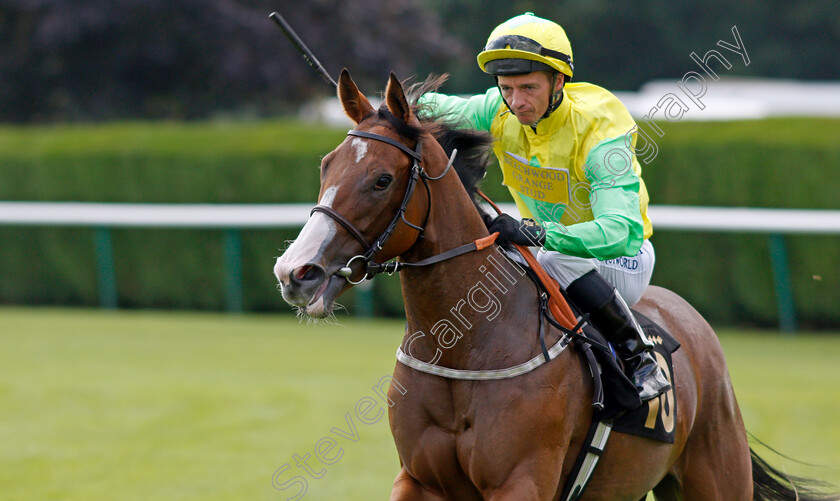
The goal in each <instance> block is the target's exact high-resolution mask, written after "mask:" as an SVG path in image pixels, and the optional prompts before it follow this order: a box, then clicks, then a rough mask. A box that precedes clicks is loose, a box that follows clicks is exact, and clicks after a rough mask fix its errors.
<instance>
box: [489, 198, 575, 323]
mask: <svg viewBox="0 0 840 501" xmlns="http://www.w3.org/2000/svg"><path fill="white" fill-rule="evenodd" d="M476 192H477V193H478V194H479V196H481V198H483V199H484V200H486V201H487V203H489V204H490V205H491V206H493V208H494V209H495V210H496V212H497V213H498V214H501V213H502V210H501V209H499V206H498V205H496V204H495V203H493V201H492V200H490V199H489V198H488V197H487V195H485V194H484V193H482V192H481V190H476ZM493 235H495V236H498V233H494V234H493ZM494 240H495V238H494ZM514 246H515V247H516V250H518V251H519V253H520V254H522V257H523V258H525V262H527V263H528V266H530V267H531V269H532V270H534V273H536V275H537V278H539V279H540V282H542V284H543V286H544V287H545V290H547V291H548V296H549V297H548V309H549V310H551V314H552V315H554V318H555V319H556V320H557V321H558V322H559V323H560V325H562V326H563V327H565V328H567V329H569V330H571V329H573V328H574V327H575V326H576V325H577V317H575V314H574V313H573V312H572V309H571V308H570V307H569V303H567V302H566V298H565V297H564V296H563V293H561V292H560V286H559V284H558V283H557V281H556V280H554V279H553V278H551V277H550V276H548V273H546V272H545V269H543V267H542V266H541V265H540V263H539V262H538V261H537V258H535V257H534V255H533V254H531V251H530V250H529V249H528V248H527V247H525V246H524V245H516V244H515V245H514Z"/></svg>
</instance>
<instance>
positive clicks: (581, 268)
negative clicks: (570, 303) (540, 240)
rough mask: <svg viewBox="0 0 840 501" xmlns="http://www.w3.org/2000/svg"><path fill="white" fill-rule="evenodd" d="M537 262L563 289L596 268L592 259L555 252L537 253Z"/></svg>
mask: <svg viewBox="0 0 840 501" xmlns="http://www.w3.org/2000/svg"><path fill="white" fill-rule="evenodd" d="M537 261H538V262H539V263H540V265H541V266H542V267H543V268H544V269H545V271H546V273H548V274H549V276H551V278H553V279H555V280H557V282H559V284H560V287H563V288H564V289H565V288H566V287H567V286H568V285H569V284H570V283H572V282H574V281H575V280H577V279H578V278H580V277H582V276H583V275H585V274H586V273H589V272H590V271H592V270H594V269H596V268H597V265H596V263H595V260H594V259H588V258H582V257H576V256H569V255H568V254H563V253H561V252H556V251H545V252H538V253H537Z"/></svg>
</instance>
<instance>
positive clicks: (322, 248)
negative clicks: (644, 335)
mask: <svg viewBox="0 0 840 501" xmlns="http://www.w3.org/2000/svg"><path fill="white" fill-rule="evenodd" d="M419 89H420V90H417V89H414V92H411V93H408V94H407V93H406V90H405V89H404V88H403V84H402V83H401V82H400V81H399V80H398V79H397V78H396V77H395V75H394V74H393V73H392V74H391V76H390V79H389V81H388V84H387V87H386V90H385V95H384V97H385V99H384V102H383V105H382V106H381V107H380V108H379V109H374V107H373V106H372V105H371V104H370V102H369V101H368V100H367V98H365V96H364V95H363V94H362V93H361V92H360V91H359V89H358V87H357V86H356V84H355V82H354V81H353V80H352V79H351V77H350V75H349V73H348V72H347V70H346V69H345V70H343V71H342V72H341V75H340V77H339V80H338V97H339V99H340V101H341V104H342V106H343V108H344V111H345V113H346V114H347V116H348V117H350V119H352V120H353V122H354V123H355V124H356V126H355V128H354V129H353V130H351V131H350V132H349V133H348V136H347V138H346V139H345V140H344V141H343V142H342V143H341V144H340V145H338V147H337V148H336V149H335V150H333V151H332V152H330V153H329V154H327V155H326V156H325V157H324V158H323V160H322V162H321V166H320V179H321V187H320V193H319V196H318V205H317V206H316V207H315V208H314V209H313V212H312V214H311V216H310V218H309V220H308V221H307V223H306V225H305V226H304V227H303V229H302V230H301V233H300V235H299V236H298V238H297V239H296V240H295V241H294V242H293V243H292V244H291V246H290V247H289V248H288V249H287V250H286V251H285V253H283V255H282V256H280V257H279V258H278V259H277V261H276V264H275V267H274V273H275V275H276V277H277V280H278V282H279V288H280V290H281V292H282V296H283V298H284V299H285V300H286V301H287V302H288V303H289V304H291V305H293V306H294V307H296V308H298V309H299V310H300V312H301V313H303V314H305V315H308V316H311V317H315V318H320V317H325V316H328V315H330V314H331V311H332V309H333V307H334V305H335V299H336V297H337V296H338V295H340V294H341V293H342V292H344V291H345V290H347V289H348V288H349V287H352V285H353V284H354V283H358V282H360V281H361V280H363V279H365V278H370V277H371V276H372V275H374V274H375V273H376V272H379V271H388V272H391V273H393V272H396V271H399V272H400V273H401V287H402V294H403V297H404V303H405V316H406V331H405V337H404V338H403V342H402V344H401V345H400V350H399V351H398V353H402V354H403V355H406V354H408V355H410V357H408V358H409V359H414V360H420V361H424V362H423V363H426V364H434V365H435V366H437V367H441V368H447V369H446V370H451V371H453V372H455V371H474V372H475V373H477V374H478V373H482V374H488V373H489V374H493V373H498V372H504V371H505V370H509V369H510V368H511V367H514V366H517V367H518V366H521V365H522V364H523V363H524V362H525V361H528V360H532V359H534V357H535V355H536V356H539V353H540V348H539V346H538V344H537V343H536V340H537V337H538V330H539V329H540V320H539V314H538V311H539V301H540V297H539V294H538V293H537V292H536V289H535V288H534V286H533V284H532V283H531V282H530V281H529V280H527V279H524V278H522V275H521V273H522V271H521V270H520V269H518V268H517V266H515V265H514V263H513V262H511V261H509V260H506V259H505V258H504V256H503V255H502V254H501V253H500V251H499V248H498V246H497V245H496V244H494V243H492V242H491V241H492V237H493V236H491V235H489V234H488V231H487V227H486V225H485V222H484V220H483V219H482V216H481V213H480V211H479V209H478V208H477V203H476V201H475V200H474V194H475V190H476V186H475V185H476V183H477V182H478V180H479V179H480V178H481V174H482V173H483V172H484V168H485V166H486V163H487V159H488V157H489V154H488V145H489V144H491V141H492V139H491V138H488V137H487V136H485V135H484V134H483V133H478V132H476V131H470V130H464V129H458V128H455V127H452V126H451V124H449V123H448V122H446V121H445V120H437V119H435V118H434V117H432V118H429V117H426V116H424V115H423V114H422V113H418V107H417V106H416V100H415V99H414V98H415V97H416V95H417V94H419V93H422V91H423V89H425V88H424V86H419ZM418 115H420V117H421V118H418ZM455 149H458V150H459V153H458V155H460V156H458V157H457V158H459V159H460V161H459V162H455V163H456V167H455V170H453V169H451V168H450V167H451V166H452V164H453V160H454V158H453V151H454V150H455ZM459 174H460V176H459ZM394 258H396V259H397V261H391V262H389V263H388V261H389V260H392V259H394ZM380 263H385V264H380ZM635 309H636V310H637V311H639V312H641V313H643V314H644V315H645V316H647V317H649V318H650V319H652V320H654V321H655V322H656V323H657V324H659V325H660V326H662V327H663V328H664V329H665V330H666V331H668V332H670V333H671V334H672V335H673V336H674V337H675V338H676V339H677V340H678V341H679V343H681V347H680V349H679V350H677V351H676V352H675V353H674V354H673V366H674V369H673V371H674V372H673V383H674V384H673V386H674V387H673V389H672V390H671V391H672V392H673V393H674V395H672V397H673V396H675V401H676V404H675V405H676V411H677V412H676V413H675V415H676V419H675V422H674V423H673V426H674V443H664V442H659V441H653V440H650V439H647V438H642V437H637V436H633V435H628V434H622V433H613V434H612V435H611V437H610V440H609V442H608V443H607V444H606V448H605V450H604V451H603V455H602V457H601V459H600V463H599V464H598V467H597V469H596V470H595V472H594V474H593V476H592V478H591V480H590V482H589V484H588V487H587V490H586V491H585V492H584V496H583V499H586V500H603V501H618V500H627V501H636V500H639V499H644V498H645V496H646V495H647V493H648V492H650V491H653V493H654V495H655V496H656V499H657V500H664V501H671V500H674V501H676V500H684V501H701V500H702V501H715V500H717V501H746V500H752V499H755V500H771V499H773V500H794V499H799V500H805V501H807V500H820V499H821V500H837V499H840V496H836V495H830V494H824V493H822V492H821V491H820V490H819V489H816V488H813V487H814V485H819V483H817V482H815V483H814V484H811V483H810V482H811V481H810V480H808V479H801V478H789V477H786V476H784V474H782V473H780V472H779V471H778V470H775V469H774V468H772V467H771V466H769V465H768V464H767V463H765V462H764V461H763V460H762V459H761V458H760V457H758V456H757V455H756V454H755V453H754V452H753V451H752V450H751V449H750V446H749V444H748V439H747V433H746V431H745V428H744V423H743V420H742V418H741V413H740V410H739V407H738V403H737V400H736V398H735V392H734V390H733V387H732V383H731V381H730V378H729V374H728V370H727V367H726V361H725V358H724V353H723V350H722V348H721V346H720V343H719V342H718V339H717V336H716V335H715V333H714V331H713V330H712V328H711V327H710V326H709V324H708V323H707V322H706V321H705V320H704V319H703V317H702V316H701V315H700V314H699V313H698V312H697V311H696V310H695V309H694V308H692V306H691V305H689V304H688V303H687V302H686V301H685V300H683V299H682V298H680V297H679V296H678V295H677V294H675V293H673V292H671V291H668V290H666V289H663V288H659V287H655V286H651V287H649V288H648V290H647V291H646V293H645V294H644V297H643V298H642V299H641V301H640V302H639V303H638V304H637V305H636V306H635ZM563 336H564V333H563V332H562V330H561V329H557V328H555V327H552V326H547V329H546V330H545V340H546V342H547V343H548V344H550V345H552V346H553V347H556V346H558V345H559V344H561V343H562V340H563ZM554 355H555V356H554V358H553V359H552V360H551V361H550V362H548V363H544V364H542V365H540V366H539V367H536V368H534V369H533V370H530V371H528V372H524V373H520V374H519V375H517V376H516V377H510V378H506V379H498V378H494V379H492V380H480V379H471V380H463V379H453V378H449V377H446V376H445V375H436V374H429V373H427V372H423V371H420V370H416V369H415V368H413V367H410V366H409V365H408V364H407V363H404V362H403V361H398V362H397V363H396V367H395V369H394V372H393V380H392V384H391V386H390V388H389V391H388V402H389V409H388V411H389V412H388V415H389V421H390V427H391V432H392V434H393V438H394V442H395V445H396V449H397V452H398V456H399V462H400V471H399V473H398V475H397V477H396V479H395V480H394V484H393V488H392V493H391V497H390V499H391V500H392V501H409V500H411V501H420V500H422V501H442V500H458V501H468V500H488V501H499V500H516V501H526V500H557V499H560V496H561V491H562V489H563V487H564V485H565V483H566V481H567V478H568V477H569V476H570V473H571V471H572V467H573V463H574V462H575V458H576V457H577V455H578V453H579V452H580V451H581V449H582V447H584V441H585V438H586V435H587V432H588V430H589V425H590V421H591V420H592V417H593V412H594V411H593V407H592V405H591V397H590V395H591V393H592V389H593V381H592V378H591V377H590V376H589V372H588V369H587V366H586V365H585V363H584V361H583V357H582V356H581V355H580V353H579V352H578V350H577V349H576V348H575V347H574V346H571V347H570V349H564V350H560V351H559V352H555V353H554ZM400 360H405V359H404V358H403V359H400ZM672 402H673V400H672ZM672 415H673V414H672Z"/></svg>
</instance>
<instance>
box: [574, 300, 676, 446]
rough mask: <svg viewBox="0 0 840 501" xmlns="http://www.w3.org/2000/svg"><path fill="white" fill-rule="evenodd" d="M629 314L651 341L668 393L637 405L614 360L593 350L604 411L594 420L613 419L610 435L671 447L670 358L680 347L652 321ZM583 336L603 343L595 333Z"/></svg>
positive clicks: (672, 394) (673, 413)
mask: <svg viewBox="0 0 840 501" xmlns="http://www.w3.org/2000/svg"><path fill="white" fill-rule="evenodd" d="M633 314H634V315H635V316H636V319H637V320H638V321H639V325H641V327H642V330H644V331H645V334H646V335H647V337H648V339H650V340H651V341H653V343H654V355H655V357H656V360H657V362H658V363H659V366H660V367H662V369H663V370H664V371H665V374H666V376H667V377H668V380H669V381H670V382H671V385H672V389H670V390H668V391H667V392H665V393H664V394H662V395H660V396H658V397H656V398H654V399H651V400H649V401H647V402H643V403H641V405H639V402H640V401H639V399H638V394H637V393H636V388H635V386H633V384H632V383H631V382H630V380H629V379H627V376H625V375H624V372H623V371H622V370H621V367H619V365H618V363H617V362H616V360H615V358H613V357H612V356H610V355H609V354H607V353H605V352H603V351H602V350H593V352H594V353H595V358H596V359H597V360H598V363H599V365H600V366H601V379H602V382H603V384H604V405H605V407H604V410H603V411H601V413H599V414H598V415H596V416H595V418H596V419H599V420H603V419H609V418H614V423H613V431H618V432H621V433H629V434H631V435H639V436H642V437H647V438H651V439H654V440H660V441H663V442H668V443H671V444H672V443H674V429H675V423H676V414H677V406H676V400H675V395H676V394H675V392H674V390H673V386H674V384H675V382H674V367H673V363H672V361H671V354H672V353H673V352H674V351H676V350H677V349H678V348H679V347H680V343H679V341H677V340H676V339H674V337H673V336H671V334H669V333H668V332H667V331H666V330H665V329H663V328H662V327H660V326H659V325H658V324H657V323H656V322H654V321H653V320H651V319H649V318H648V317H646V316H644V315H643V314H641V313H639V312H638V311H635V310H634V311H633ZM584 332H585V333H586V335H587V337H590V336H597V337H598V338H599V339H598V341H599V342H602V343H603V342H605V341H604V338H603V336H602V335H601V334H600V333H598V332H597V331H596V330H595V329H586V330H585V331H584ZM596 339H597V338H596ZM634 398H635V400H634Z"/></svg>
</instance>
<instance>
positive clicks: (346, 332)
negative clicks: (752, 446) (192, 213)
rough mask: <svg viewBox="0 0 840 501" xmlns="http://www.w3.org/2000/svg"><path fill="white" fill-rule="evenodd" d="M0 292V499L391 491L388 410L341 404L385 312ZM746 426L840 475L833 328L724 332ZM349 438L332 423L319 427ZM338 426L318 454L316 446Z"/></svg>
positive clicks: (362, 377) (390, 342) (385, 365)
mask: <svg viewBox="0 0 840 501" xmlns="http://www.w3.org/2000/svg"><path fill="white" fill-rule="evenodd" d="M342 323H343V324H344V325H343V326H329V325H305V324H304V325H301V324H299V323H298V322H297V321H296V320H294V319H293V318H290V317H289V316H267V315H266V316H250V315H249V316H229V315H221V314H206V313H202V314H194V313H157V312H128V311H119V312H107V313H103V312H99V311H91V310H64V309H32V308H0V493H2V494H0V498H2V499H4V500H30V499H62V500H99V499H103V500H105V499H122V500H147V499H155V500H184V499H190V500H193V499H194V500H242V499H248V500H262V499H272V500H275V499H287V498H291V497H292V495H293V493H295V492H296V491H297V489H296V488H294V487H292V486H291V485H289V487H290V488H289V489H288V490H285V491H279V490H276V489H274V488H273V487H272V475H273V474H274V472H275V471H276V470H277V469H278V468H280V467H281V466H283V465H284V464H289V465H290V466H291V469H289V470H287V471H285V472H283V473H281V474H279V475H278V477H277V479H278V483H282V482H286V481H289V480H290V479H291V478H292V477H293V476H294V475H303V476H306V474H304V473H303V472H302V471H301V470H300V469H298V468H297V467H296V466H295V465H294V458H293V456H295V455H298V456H299V457H301V458H304V457H305V455H306V454H311V455H312V456H313V457H312V458H310V459H309V460H308V462H307V464H308V465H309V467H310V468H312V470H313V472H314V473H316V474H319V475H323V476H322V477H321V478H319V479H313V478H312V477H308V489H307V491H306V495H305V496H304V499H307V500H336V499H343V500H350V501H355V500H360V501H361V500H370V499H387V497H388V492H389V491H390V484H391V481H392V480H393V477H394V475H395V474H396V472H397V464H398V463H397V458H396V454H395V452H394V448H393V445H392V442H391V437H390V433H389V430H388V426H387V420H386V418H382V419H380V420H379V421H378V422H376V423H374V424H364V423H361V422H359V421H358V419H356V418H355V412H354V410H355V406H356V404H357V402H359V401H360V400H361V399H364V398H365V397H371V398H378V397H377V396H376V394H375V392H374V391H373V389H372V387H373V386H374V385H375V384H376V383H377V382H378V381H379V380H380V378H382V377H383V376H386V375H389V374H390V373H391V371H392V369H393V366H394V363H395V362H394V358H393V354H394V350H395V348H396V346H397V345H398V344H399V341H400V339H401V337H402V331H403V323H402V322H399V321H373V322H358V321H355V320H352V319H342ZM720 335H721V340H722V343H723V345H724V349H725V350H726V353H727V358H728V361H729V366H730V371H731V374H732V379H733V382H734V384H735V388H736V392H737V394H738V398H739V402H740V404H741V409H742V412H743V414H744V418H745V420H746V422H747V427H748V429H749V430H750V431H752V432H753V433H754V434H755V435H756V436H757V437H759V438H760V439H762V440H764V441H765V442H767V443H768V444H770V445H771V446H773V447H775V448H776V449H778V450H779V451H781V452H783V453H785V454H788V455H790V456H792V457H794V458H797V459H801V460H804V461H808V462H812V463H817V464H823V465H830V466H829V467H823V468H814V467H808V466H803V465H799V464H796V463H793V462H791V461H788V460H785V459H782V458H779V457H777V456H775V455H774V454H772V453H771V452H769V451H767V450H765V449H763V448H762V447H760V446H759V447H757V451H759V453H760V454H762V456H764V457H765V459H768V460H769V461H770V462H771V464H774V465H776V466H779V467H782V468H784V469H785V470H786V471H788V472H791V473H795V474H804V475H808V476H812V477H819V478H822V479H824V480H828V481H831V482H834V483H840V469H838V466H840V427H838V426H837V425H836V420H837V416H840V392H838V390H837V388H840V371H838V369H837V368H836V354H838V353H840V336H838V335H826V334H822V335H815V334H799V335H797V336H780V335H777V334H774V333H766V332H734V331H726V330H724V331H721V333H720ZM348 413H349V414H350V417H351V419H352V420H353V423H352V424H353V425H354V426H355V429H356V434H357V435H358V438H357V439H356V440H355V441H351V440H350V439H347V438H342V437H338V436H336V435H335V434H334V433H333V432H331V429H332V428H333V427H336V428H339V429H342V430H350V428H349V426H348V423H347V421H346V420H345V419H346V416H347V414H348ZM323 437H333V438H335V440H336V444H337V445H336V448H335V449H333V453H334V454H336V455H337V454H338V453H339V451H340V453H341V454H342V455H341V457H340V458H339V459H338V460H337V461H336V462H335V463H334V464H331V465H322V464H321V463H319V462H318V461H317V460H316V459H314V455H315V446H316V443H317V442H318V441H319V440H321V439H322V438H323Z"/></svg>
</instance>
